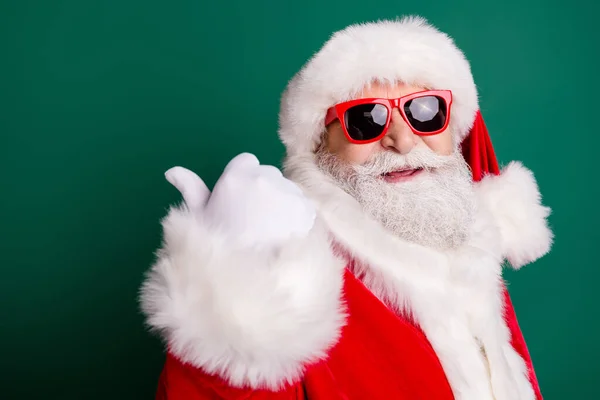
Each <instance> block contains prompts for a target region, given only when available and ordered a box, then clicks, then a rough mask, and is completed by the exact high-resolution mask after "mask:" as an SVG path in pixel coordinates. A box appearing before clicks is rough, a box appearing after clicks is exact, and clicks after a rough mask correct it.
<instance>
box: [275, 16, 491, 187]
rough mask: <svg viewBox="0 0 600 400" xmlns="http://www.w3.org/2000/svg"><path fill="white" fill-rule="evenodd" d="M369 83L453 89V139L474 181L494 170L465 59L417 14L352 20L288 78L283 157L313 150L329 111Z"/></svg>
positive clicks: (281, 129) (281, 133) (282, 122)
mask: <svg viewBox="0 0 600 400" xmlns="http://www.w3.org/2000/svg"><path fill="white" fill-rule="evenodd" d="M374 81H376V82H380V83H394V82H398V81H401V82H404V83H406V84H410V85H415V86H421V87H425V88H430V89H449V90H451V91H452V96H453V103H452V111H451V117H450V129H451V131H452V132H453V135H454V140H455V143H457V144H460V143H462V144H463V154H464V156H465V158H466V159H467V161H468V162H469V164H471V167H472V168H473V172H474V174H473V175H474V176H473V177H474V179H475V180H479V179H480V178H481V175H482V174H483V173H486V172H494V173H497V170H498V165H497V163H496V160H495V156H494V154H493V149H492V147H491V142H490V139H489V136H488V134H487V130H486V128H485V124H484V123H483V120H482V117H481V113H480V112H479V105H478V98H477V88H476V86H475V82H474V80H473V75H472V74H471V68H470V65H469V62H468V61H467V59H466V57H465V56H464V54H463V53H462V52H461V50H459V49H458V47H457V46H456V45H455V43H454V41H453V40H452V38H450V37H449V36H448V35H447V34H445V33H443V32H441V31H439V30H438V29H436V28H435V27H433V26H432V25H431V24H429V23H428V22H427V21H426V20H425V19H423V18H421V17H415V16H409V17H404V18H401V19H398V20H392V21H389V20H387V21H378V22H370V23H363V24H355V25H351V26H349V27H347V28H345V29H343V30H341V31H338V32H336V33H334V34H333V35H332V37H331V38H330V39H329V40H328V41H327V42H326V43H325V44H324V45H323V47H322V48H321V49H320V50H319V51H318V52H317V53H316V54H315V55H314V56H313V57H312V58H311V59H310V60H309V61H308V62H307V63H306V64H305V65H304V66H303V67H302V69H301V70H300V71H299V72H298V73H297V74H296V75H295V76H294V77H293V78H292V79H291V80H290V82H289V84H288V86H287V88H286V90H285V91H284V93H283V96H282V100H281V110H280V115H279V126H280V127H279V136H280V138H281V140H282V141H283V143H284V144H285V146H286V148H287V153H288V156H294V155H302V154H306V153H307V152H313V151H314V150H315V149H316V148H317V146H318V144H319V142H320V141H321V139H322V135H323V133H324V131H325V124H324V121H325V114H326V112H327V109H328V108H329V107H331V106H333V105H335V104H336V103H340V102H343V101H346V100H350V99H352V98H353V97H355V96H357V95H358V94H359V93H360V91H361V90H362V89H363V88H364V86H365V85H368V84H369V83H371V82H374ZM465 139H466V140H465Z"/></svg>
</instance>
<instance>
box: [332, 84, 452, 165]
mask: <svg viewBox="0 0 600 400" xmlns="http://www.w3.org/2000/svg"><path fill="white" fill-rule="evenodd" d="M422 90H425V89H424V88H422V87H418V86H408V85H405V84H403V83H399V84H396V85H394V86H386V85H381V84H378V83H374V84H373V85H371V86H370V87H366V88H365V89H364V90H363V93H362V96H361V97H377V98H398V97H401V96H406V95H407V94H411V93H415V92H420V91H422ZM325 141H326V142H325V143H326V146H327V149H328V150H329V151H330V152H331V153H334V154H336V155H337V156H338V157H339V158H340V159H342V160H345V161H347V162H349V163H353V164H363V163H365V162H366V161H368V160H369V159H371V157H373V155H374V154H376V153H380V152H385V151H392V152H395V153H397V154H402V155H404V154H408V153H410V152H411V151H412V150H413V149H414V148H415V147H427V148H429V149H431V150H432V151H434V152H436V153H438V154H441V155H450V154H452V152H453V150H454V143H453V140H452V135H451V133H450V129H446V130H445V131H443V132H442V133H439V134H437V135H433V136H418V135H415V134H414V133H413V131H412V130H411V129H410V127H409V126H408V124H407V123H406V122H405V121H404V119H403V118H402V116H401V115H400V112H399V111H398V109H397V108H394V110H393V111H392V117H391V121H390V126H389V128H388V131H387V133H386V135H385V136H384V137H383V139H381V140H379V141H377V142H373V143H368V144H353V143H350V142H349V141H348V140H347V139H346V136H345V135H344V132H343V130H342V126H341V124H340V122H339V120H336V121H335V122H334V123H332V124H331V125H329V127H328V130H327V135H326V136H325Z"/></svg>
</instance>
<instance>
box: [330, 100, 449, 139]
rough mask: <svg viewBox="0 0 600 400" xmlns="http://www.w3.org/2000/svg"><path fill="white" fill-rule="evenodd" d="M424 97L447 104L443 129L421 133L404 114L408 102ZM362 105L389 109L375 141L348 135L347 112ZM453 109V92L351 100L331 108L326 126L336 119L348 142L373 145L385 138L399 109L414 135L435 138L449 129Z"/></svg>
mask: <svg viewBox="0 0 600 400" xmlns="http://www.w3.org/2000/svg"><path fill="white" fill-rule="evenodd" d="M424 96H437V97H441V98H443V99H444V101H445V102H446V114H447V116H446V121H445V122H444V126H443V127H442V128H440V129H438V130H436V131H434V132H421V131H419V130H417V129H415V127H414V126H412V124H411V123H410V122H409V121H408V117H407V116H406V114H405V112H404V105H405V104H406V102H408V101H410V100H413V99H415V98H417V97H424ZM361 104H381V105H383V106H385V107H386V108H387V119H386V121H385V126H384V127H383V130H382V132H381V133H380V134H379V135H377V137H375V138H373V139H368V140H356V139H353V138H352V137H351V136H350V134H349V133H348V131H347V130H346V123H345V121H344V116H345V115H346V111H347V110H348V109H349V108H351V107H354V106H358V105H361ZM451 107H452V91H451V90H423V91H420V92H415V93H411V94H408V95H406V96H402V97H399V98H397V99H384V98H376V97H372V98H364V99H356V100H350V101H346V102H343V103H339V104H336V105H335V106H333V107H330V108H329V109H328V110H327V115H326V116H325V126H328V125H329V124H331V123H332V122H333V121H335V120H336V119H339V120H340V123H341V124H342V129H343V131H344V134H345V135H346V138H347V139H348V141H350V142H351V143H354V144H367V143H372V142H376V141H378V140H380V139H381V138H382V137H384V136H385V134H386V132H387V130H388V128H389V126H390V121H391V119H392V109H393V108H397V109H398V110H399V111H400V115H402V119H404V121H405V122H406V124H407V125H408V126H409V127H410V129H411V130H412V131H413V133H414V134H415V135H419V136H433V135H437V134H438V133H440V132H443V131H444V130H446V128H447V127H448V124H449V123H450V110H451Z"/></svg>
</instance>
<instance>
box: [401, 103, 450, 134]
mask: <svg viewBox="0 0 600 400" xmlns="http://www.w3.org/2000/svg"><path fill="white" fill-rule="evenodd" d="M447 109H448V107H447V105H446V101H445V100H444V99H443V98H442V97H438V96H423V97H417V98H415V99H412V100H410V101H407V102H406V104H405V105H404V112H405V113H406V117H407V118H408V121H409V122H410V124H411V125H412V126H413V128H414V129H416V130H417V131H419V132H424V133H427V132H435V131H438V130H440V129H442V128H443V127H444V125H445V124H446V117H447Z"/></svg>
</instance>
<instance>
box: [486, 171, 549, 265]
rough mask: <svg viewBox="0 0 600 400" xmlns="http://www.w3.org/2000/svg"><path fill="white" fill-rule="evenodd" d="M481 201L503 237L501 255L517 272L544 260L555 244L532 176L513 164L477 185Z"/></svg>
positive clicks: (547, 213) (545, 209)
mask: <svg viewBox="0 0 600 400" xmlns="http://www.w3.org/2000/svg"><path fill="white" fill-rule="evenodd" d="M477 193H478V195H479V197H480V200H481V201H482V202H484V203H485V204H486V206H487V207H488V208H489V209H490V210H492V213H493V215H494V217H495V218H496V223H497V224H498V228H499V229H500V233H501V236H502V254H503V255H504V256H505V257H506V259H507V260H508V261H509V262H510V264H511V265H512V266H513V267H514V268H520V267H522V266H523V265H525V264H528V263H530V262H533V261H535V260H537V259H538V258H540V257H542V256H544V255H545V254H546V253H548V251H550V247H551V246H552V242H553V237H554V235H553V233H552V231H551V230H550V228H549V226H548V221H547V217H548V216H549V215H550V212H551V210H550V208H549V207H546V206H544V205H542V203H541V195H540V192H539V189H538V185H537V182H536V180H535V177H534V176H533V173H532V172H531V171H530V170H529V169H527V168H525V167H524V166H523V165H522V164H521V163H520V162H518V161H513V162H511V163H510V164H508V165H507V166H506V167H505V168H503V170H502V173H501V174H500V175H498V176H495V175H487V176H486V177H484V178H483V179H482V180H481V182H479V183H478V184H477Z"/></svg>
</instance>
